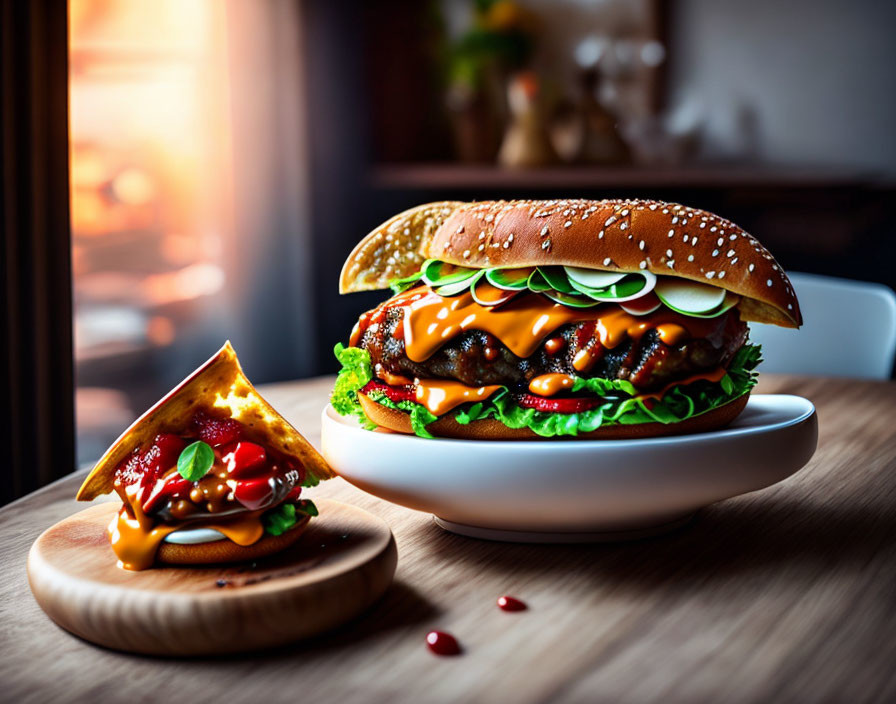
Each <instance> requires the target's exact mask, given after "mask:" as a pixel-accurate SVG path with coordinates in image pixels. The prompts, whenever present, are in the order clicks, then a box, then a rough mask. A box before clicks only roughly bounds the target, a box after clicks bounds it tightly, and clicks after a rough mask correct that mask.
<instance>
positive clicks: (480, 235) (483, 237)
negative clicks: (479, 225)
mask: <svg viewBox="0 0 896 704" xmlns="http://www.w3.org/2000/svg"><path fill="white" fill-rule="evenodd" d="M479 239H481V240H484V239H485V233H484V232H480V233H479Z"/></svg>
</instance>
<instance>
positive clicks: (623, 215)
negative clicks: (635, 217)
mask: <svg viewBox="0 0 896 704" xmlns="http://www.w3.org/2000/svg"><path fill="white" fill-rule="evenodd" d="M628 213H629V211H628V209H626V210H623V211H622V212H621V213H619V214H620V215H621V216H622V217H625V216H626V215H628Z"/></svg>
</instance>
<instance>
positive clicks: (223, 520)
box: [77, 342, 333, 570]
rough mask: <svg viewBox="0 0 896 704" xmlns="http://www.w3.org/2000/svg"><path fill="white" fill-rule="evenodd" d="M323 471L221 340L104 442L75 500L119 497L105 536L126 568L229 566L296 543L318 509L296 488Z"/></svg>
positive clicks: (314, 454)
mask: <svg viewBox="0 0 896 704" xmlns="http://www.w3.org/2000/svg"><path fill="white" fill-rule="evenodd" d="M331 476H333V472H332V470H331V469H330V467H329V466H328V465H327V463H326V461H325V460H324V459H323V458H322V457H321V456H320V455H319V454H318V452H317V451H316V450H315V449H314V448H313V447H312V446H311V445H310V444H309V443H308V441H307V440H305V438H303V437H302V436H301V434H299V432H298V431H297V430H296V429H295V428H293V427H292V426H291V425H290V424H289V423H288V422H287V421H286V420H285V419H284V418H283V417H282V416H281V415H280V414H279V413H277V411H275V410H274V409H273V408H272V407H271V405H270V404H269V403H268V402H267V401H265V400H264V399H263V398H262V397H261V396H260V395H259V393H258V391H257V390H256V389H255V387H254V386H252V384H251V382H250V381H249V380H248V379H247V378H246V376H245V375H244V374H243V370H242V369H241V367H240V364H239V361H238V360H237V357H236V353H235V352H234V351H233V348H232V347H231V346H230V343H229V342H228V343H227V344H225V345H224V347H222V348H221V350H220V351H219V352H218V353H217V354H216V355H215V356H214V357H212V358H211V359H210V360H208V361H207V362H206V363H205V364H204V365H202V366H201V367H200V368H199V369H197V370H196V371H195V372H193V374H191V375H190V376H189V377H187V378H186V379H185V380H184V381H183V382H181V383H180V384H179V385H178V386H177V387H176V388H175V389H173V390H172V391H171V392H170V393H169V394H168V395H167V396H165V397H164V398H163V399H162V400H161V401H159V402H158V403H157V404H156V405H155V406H153V407H152V408H150V409H149V410H148V411H147V412H146V413H144V414H143V415H142V416H141V417H140V418H138V419H137V420H136V421H135V422H134V424H133V425H131V427H130V428H128V429H127V430H126V431H125V432H124V433H123V434H122V436H121V437H120V438H119V439H118V440H116V441H115V443H113V445H112V447H110V448H109V449H108V450H107V451H106V454H105V455H103V457H102V458H101V459H100V461H99V462H98V463H97V465H96V467H94V469H93V471H92V472H91V473H90V474H89V475H88V476H87V478H86V479H85V480H84V484H83V485H82V486H81V488H80V489H79V490H78V495H77V498H78V500H79V501H90V500H92V499H94V498H96V497H97V496H100V495H101V494H108V493H110V492H113V491H114V492H115V493H116V494H118V496H119V498H120V499H121V501H122V505H121V508H120V509H119V511H118V513H117V514H116V515H115V518H114V519H113V520H112V522H111V524H110V525H109V528H108V536H109V541H110V542H111V544H112V549H113V551H114V552H115V555H116V556H117V557H118V561H119V564H120V565H121V566H122V567H124V568H125V569H130V570H142V569H145V568H147V567H150V566H152V565H153V564H154V563H160V564H175V565H196V564H208V563H218V562H236V561H243V560H254V559H257V558H260V557H264V556H266V555H270V554H272V553H275V552H279V551H280V550H283V549H284V548H286V547H288V546H289V545H291V544H293V543H294V542H296V540H298V538H299V536H300V535H301V534H302V531H303V530H304V528H305V526H306V525H307V524H308V521H309V520H310V518H311V517H312V516H316V515H317V508H316V507H315V506H314V504H313V503H312V502H311V501H308V500H306V499H304V498H302V497H301V493H302V488H303V487H308V486H314V485H316V484H317V483H318V481H320V480H321V479H328V478H329V477H331Z"/></svg>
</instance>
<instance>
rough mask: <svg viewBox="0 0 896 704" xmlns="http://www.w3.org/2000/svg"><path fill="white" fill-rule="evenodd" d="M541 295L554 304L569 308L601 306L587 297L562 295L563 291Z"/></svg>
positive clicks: (571, 294) (551, 291)
mask: <svg viewBox="0 0 896 704" xmlns="http://www.w3.org/2000/svg"><path fill="white" fill-rule="evenodd" d="M542 293H543V294H544V295H545V296H547V297H548V298H550V299H551V300H552V301H554V302H555V303H561V304H562V305H564V306H569V307H570V308H591V307H593V306H599V305H600V304H601V302H600V301H595V300H593V299H591V298H588V297H587V296H579V295H576V294H574V293H563V291H554V290H553V289H551V290H549V291H542Z"/></svg>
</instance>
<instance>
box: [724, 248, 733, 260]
mask: <svg viewBox="0 0 896 704" xmlns="http://www.w3.org/2000/svg"><path fill="white" fill-rule="evenodd" d="M725 256H726V257H728V258H729V259H731V257H733V256H734V250H733V249H729V250H728V254H726V255H725Z"/></svg>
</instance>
